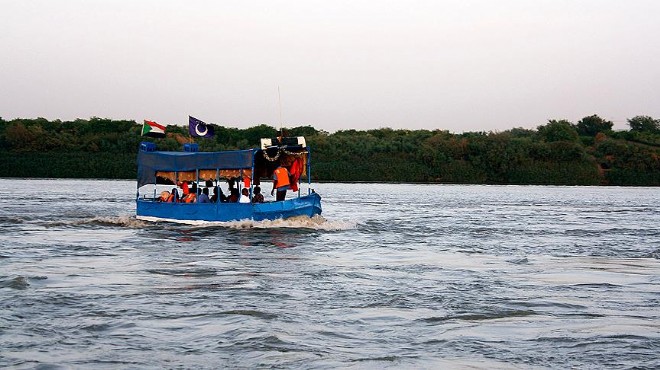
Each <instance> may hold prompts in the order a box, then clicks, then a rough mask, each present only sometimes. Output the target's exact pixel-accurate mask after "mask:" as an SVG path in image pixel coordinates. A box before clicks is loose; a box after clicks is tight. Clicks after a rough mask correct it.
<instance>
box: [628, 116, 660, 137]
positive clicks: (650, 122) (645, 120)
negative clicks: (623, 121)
mask: <svg viewBox="0 0 660 370" xmlns="http://www.w3.org/2000/svg"><path fill="white" fill-rule="evenodd" d="M628 124H629V125H630V131H636V132H650V133H654V134H657V133H660V119H655V118H653V117H649V116H635V117H633V118H630V119H628Z"/></svg>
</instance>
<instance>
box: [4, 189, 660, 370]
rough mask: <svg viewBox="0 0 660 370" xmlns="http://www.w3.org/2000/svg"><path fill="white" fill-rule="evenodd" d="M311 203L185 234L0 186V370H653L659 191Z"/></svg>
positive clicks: (337, 195)
mask: <svg viewBox="0 0 660 370" xmlns="http://www.w3.org/2000/svg"><path fill="white" fill-rule="evenodd" d="M316 191H317V192H318V193H319V194H321V196H322V197H323V218H318V219H312V220H310V219H307V220H303V219H299V220H293V221H279V222H262V223H253V222H247V221H244V222H234V223H227V224H211V225H192V226H191V225H177V224H169V223H148V222H143V221H138V220H136V219H135V217H134V212H135V205H134V200H133V198H134V196H135V182H134V181H96V180H16V179H11V180H10V179H0V367H11V368H19V369H21V368H39V369H59V368H85V369H87V368H101V369H116V368H244V367H247V368H254V367H269V368H270V367H275V368H305V369H307V368H359V369H362V368H368V369H371V368H373V369H381V368H414V369H420V368H422V369H423V368H427V369H432V368H487V369H493V368H520V369H530V368H540V369H543V368H658V367H660V355H659V353H660V309H659V308H658V307H659V305H660V191H659V189H657V188H616V187H547V186H462V185H461V186H458V185H457V186H453V185H398V184H317V185H316Z"/></svg>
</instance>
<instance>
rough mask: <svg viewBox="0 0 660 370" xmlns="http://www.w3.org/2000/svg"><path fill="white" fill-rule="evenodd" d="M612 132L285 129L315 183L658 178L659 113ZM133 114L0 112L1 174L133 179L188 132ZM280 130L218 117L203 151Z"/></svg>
mask: <svg viewBox="0 0 660 370" xmlns="http://www.w3.org/2000/svg"><path fill="white" fill-rule="evenodd" d="M628 125H629V127H630V129H629V130H627V131H613V130H612V127H613V124H612V122H611V121H608V120H606V119H603V118H601V117H599V116H598V115H592V116H588V117H584V118H582V119H581V120H580V121H578V122H576V123H573V122H569V121H567V120H550V121H548V122H547V123H545V124H542V125H540V126H538V127H537V128H536V129H524V128H513V129H510V130H506V131H502V132H466V133H460V134H455V133H451V132H449V131H447V130H394V129H390V128H380V129H373V130H362V131H360V130H341V131H337V132H335V133H328V132H325V131H322V130H317V129H315V128H314V127H312V126H298V127H291V128H286V129H284V135H285V136H304V137H305V138H306V140H307V144H308V146H310V147H311V149H312V166H313V167H312V174H313V177H314V179H315V180H318V181H373V182H429V183H462V184H544V185H639V186H659V185H660V120H658V119H655V118H653V117H649V116H636V117H633V118H630V119H628ZM141 128H142V125H141V124H139V123H137V122H135V121H131V120H110V119H105V118H98V117H92V118H90V119H77V120H74V121H61V120H53V121H49V120H47V119H44V118H36V119H13V120H9V121H5V120H3V119H2V118H0V177H47V178H110V179H130V178H134V177H135V173H136V162H135V161H136V152H137V148H138V146H139V143H140V142H141V141H151V142H155V143H156V144H157V146H158V149H159V150H181V148H182V145H183V144H185V143H188V142H191V141H192V140H193V139H192V138H190V137H189V135H188V133H187V127H182V126H177V125H168V126H167V129H166V132H167V135H166V137H165V138H162V139H152V138H146V137H141V136H140V131H141ZM278 134H279V132H278V130H276V129H275V128H274V127H271V126H269V125H265V124H261V125H257V126H254V127H250V128H247V129H238V128H231V127H225V126H221V125H215V136H214V137H213V138H211V139H196V140H195V141H196V142H197V143H198V144H199V148H200V151H217V150H231V149H247V148H254V147H258V146H259V142H260V139H261V138H267V137H275V136H277V135H278Z"/></svg>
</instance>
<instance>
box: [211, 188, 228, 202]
mask: <svg viewBox="0 0 660 370" xmlns="http://www.w3.org/2000/svg"><path fill="white" fill-rule="evenodd" d="M226 201H227V197H226V196H225V194H224V193H223V192H222V189H220V186H216V187H214V188H213V196H212V197H211V202H212V203H217V202H226Z"/></svg>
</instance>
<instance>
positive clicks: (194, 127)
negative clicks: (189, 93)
mask: <svg viewBox="0 0 660 370" xmlns="http://www.w3.org/2000/svg"><path fill="white" fill-rule="evenodd" d="M188 132H190V136H195V137H213V126H211V125H207V124H206V123H204V122H202V121H200V120H198V119H197V118H195V117H193V116H188Z"/></svg>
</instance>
